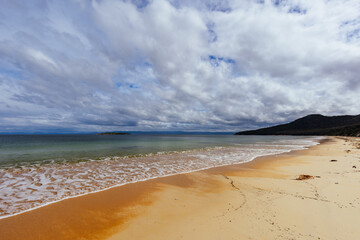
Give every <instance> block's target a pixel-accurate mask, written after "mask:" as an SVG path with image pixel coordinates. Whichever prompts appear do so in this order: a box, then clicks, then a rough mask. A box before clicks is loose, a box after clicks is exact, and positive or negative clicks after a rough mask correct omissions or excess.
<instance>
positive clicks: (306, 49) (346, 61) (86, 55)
mask: <svg viewBox="0 0 360 240" xmlns="http://www.w3.org/2000/svg"><path fill="white" fill-rule="evenodd" d="M0 4H1V6H2V7H1V8H0V126H1V130H0V132H89V131H112V130H128V131H133V130H185V131H194V130H195V131H196V130H199V131H207V130H209V131H237V130H241V129H248V128H253V127H261V126H267V125H271V124H276V123H280V122H286V121H290V120H293V119H295V118H298V117H301V116H303V115H306V114H310V113H321V114H327V115H336V114H359V108H358V102H359V101H360V94H359V91H360V79H359V77H358V76H360V68H359V67H358V66H360V4H359V2H358V1H357V0H346V1H345V0H344V1H325V0H316V1H306V0H277V1H275V0H272V1H270V0H263V1H260V0H259V1H250V0H240V1H235V0H234V1H232V0H228V1H220V0H208V1H200V0H199V1H187V0H184V1H177V0H132V1H130V0H122V1H121V0H102V1H97V0H93V1H85V0H67V1H43V0H36V1H30V2H29V1H17V0H15V1H8V0H0Z"/></svg>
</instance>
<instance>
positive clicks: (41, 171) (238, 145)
mask: <svg viewBox="0 0 360 240" xmlns="http://www.w3.org/2000/svg"><path fill="white" fill-rule="evenodd" d="M317 140H319V138H314V137H292V136H229V135H224V136H214V135H206V136H200V135H173V136H163V135H160V136H151V135H145V136H141V135H134V136H97V135H50V136H49V135H28V136H0V216H2V217H5V216H9V215H12V214H16V213H19V212H23V211H26V210H29V209H32V208H35V207H39V206H42V205H45V204H48V203H51V202H54V201H59V200H61V199H65V198H68V197H73V196H78V195H82V194H86V193H90V192H95V191H100V190H103V189H106V188H109V187H113V186H118V185H122V184H126V183H130V182H137V181H143V180H146V179H151V178H156V177H161V176H167V175H173V174H178V173H185V172H192V171H197V170H201V169H206V168H211V167H217V166H224V165H230V164H237V163H242V162H248V161H251V160H253V159H254V158H256V157H258V156H264V155H270V154H277V153H283V152H288V151H291V150H297V149H304V148H306V147H308V146H311V145H314V144H316V143H317Z"/></svg>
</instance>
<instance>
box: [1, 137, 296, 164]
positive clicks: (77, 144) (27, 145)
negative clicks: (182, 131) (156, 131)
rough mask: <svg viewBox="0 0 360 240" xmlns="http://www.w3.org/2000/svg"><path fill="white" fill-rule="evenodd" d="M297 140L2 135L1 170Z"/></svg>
mask: <svg viewBox="0 0 360 240" xmlns="http://www.w3.org/2000/svg"><path fill="white" fill-rule="evenodd" d="M282 139H284V140H294V139H295V140H296V139H302V138H301V137H293V136H245V137H244V136H233V135H124V136H123V135H0V167H5V166H7V167H12V166H21V165H27V164H34V163H49V162H74V161H75V162H76V161H86V160H96V159H102V158H104V157H113V156H129V155H138V154H148V153H157V152H168V151H183V150H190V149H200V148H206V147H214V146H231V145H234V144H252V143H257V142H262V143H271V142H273V141H278V140H282Z"/></svg>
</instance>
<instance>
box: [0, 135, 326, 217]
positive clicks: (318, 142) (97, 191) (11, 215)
mask: <svg viewBox="0 0 360 240" xmlns="http://www.w3.org/2000/svg"><path fill="white" fill-rule="evenodd" d="M322 137H323V138H324V139H316V140H313V141H314V142H317V144H314V145H310V146H306V147H304V149H296V150H289V151H285V152H282V153H276V154H273V153H269V154H264V155H261V156H256V157H253V158H252V159H251V160H248V161H244V162H241V163H235V164H234V163H231V164H224V165H219V166H215V167H213V166H211V167H207V168H200V169H196V170H192V171H187V172H180V173H173V174H168V175H163V176H157V177H152V178H146V179H141V180H137V181H134V182H127V183H121V184H116V185H113V186H110V187H106V188H103V189H99V190H95V191H91V192H87V193H83V194H78V195H74V196H69V197H65V198H62V199H59V200H56V201H51V202H47V203H44V204H42V205H39V206H36V207H33V208H29V209H26V210H24V211H20V212H17V213H14V214H9V215H4V216H0V220H2V219H7V218H11V217H14V216H18V215H21V214H24V213H27V212H31V211H34V210H37V209H40V208H42V207H46V206H48V205H51V204H56V203H59V202H62V201H65V200H68V199H73V198H77V197H84V196H87V195H89V194H96V193H100V192H103V191H107V190H110V189H113V188H118V187H122V186H125V185H128V184H136V183H140V182H144V181H151V180H156V179H160V178H167V177H171V176H177V175H182V174H191V173H196V172H201V171H207V170H210V169H218V168H223V167H228V166H232V165H239V164H240V165H241V166H246V164H247V163H250V162H253V161H256V160H257V159H259V158H260V159H261V158H264V157H265V158H266V157H272V156H274V157H275V156H277V155H281V154H286V153H290V152H294V151H303V150H307V149H309V148H311V147H313V146H317V145H319V144H321V143H322V142H323V141H326V140H328V139H329V138H328V137H326V136H322ZM200 150H203V149H200ZM169 153H171V152H169Z"/></svg>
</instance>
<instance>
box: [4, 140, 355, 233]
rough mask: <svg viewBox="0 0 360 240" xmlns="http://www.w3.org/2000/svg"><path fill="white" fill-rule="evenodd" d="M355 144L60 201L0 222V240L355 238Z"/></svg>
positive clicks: (329, 146)
mask: <svg viewBox="0 0 360 240" xmlns="http://www.w3.org/2000/svg"><path fill="white" fill-rule="evenodd" d="M359 142H360V141H359V139H356V138H332V139H331V141H328V142H325V143H322V144H320V145H318V146H314V147H311V148H310V149H308V150H301V151H294V152H291V153H288V154H281V155H276V156H271V157H262V158H258V159H256V160H255V161H253V162H250V163H247V164H240V165H232V166H228V167H219V168H213V169H208V170H205V171H200V172H196V173H189V174H182V175H176V176H171V177H165V178H159V179H156V180H150V181H145V182H140V183H134V184H128V185H124V186H121V187H117V188H113V189H109V190H106V191H102V192H98V193H94V194H89V195H86V196H82V197H77V198H72V199H67V200H64V201H61V202H58V203H54V204H50V205H48V206H45V207H42V208H39V209H36V210H33V211H30V212H26V213H23V214H20V215H17V216H13V217H10V218H6V219H1V220H0V239H156V240H161V239H172V240H173V239H262V240H263V239H354V240H355V239H359V236H360V228H359V227H358V225H359V222H360V190H359V189H360V149H359ZM331 160H337V161H331ZM301 175H303V176H301ZM296 179H299V180H296Z"/></svg>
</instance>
